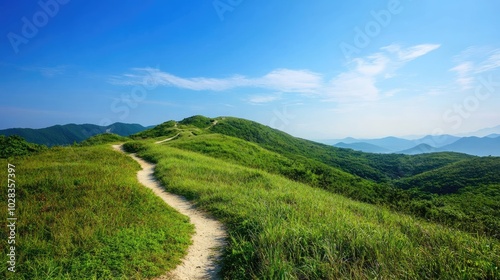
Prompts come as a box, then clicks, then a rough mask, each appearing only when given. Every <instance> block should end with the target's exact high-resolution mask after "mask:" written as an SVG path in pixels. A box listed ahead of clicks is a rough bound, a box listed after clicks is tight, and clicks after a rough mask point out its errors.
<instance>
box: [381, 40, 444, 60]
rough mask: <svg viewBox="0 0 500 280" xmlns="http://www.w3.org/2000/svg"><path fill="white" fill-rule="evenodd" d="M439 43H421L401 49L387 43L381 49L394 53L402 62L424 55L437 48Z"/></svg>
mask: <svg viewBox="0 0 500 280" xmlns="http://www.w3.org/2000/svg"><path fill="white" fill-rule="evenodd" d="M440 46H441V45H439V44H421V45H416V46H413V47H409V48H406V49H401V47H400V46H399V45H394V44H393V45H389V46H387V47H384V48H382V49H385V50H386V51H388V52H391V53H395V54H396V55H397V57H398V59H399V60H400V61H402V62H407V61H411V60H414V59H416V58H418V57H420V56H423V55H426V54H427V53H429V52H431V51H433V50H435V49H437V48H439V47H440Z"/></svg>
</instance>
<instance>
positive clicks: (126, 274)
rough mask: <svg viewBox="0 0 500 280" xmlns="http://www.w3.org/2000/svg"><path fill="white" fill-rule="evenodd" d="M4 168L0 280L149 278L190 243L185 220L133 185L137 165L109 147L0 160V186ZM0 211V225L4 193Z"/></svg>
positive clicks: (58, 149) (168, 265) (171, 264)
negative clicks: (12, 261) (11, 199)
mask: <svg viewBox="0 0 500 280" xmlns="http://www.w3.org/2000/svg"><path fill="white" fill-rule="evenodd" d="M8 163H10V164H12V165H14V166H15V167H14V170H15V177H14V178H15V195H16V197H15V205H16V207H15V216H16V217H17V218H18V220H17V221H16V243H15V247H16V248H15V252H16V260H17V264H16V272H15V274H12V273H11V272H9V271H7V265H6V264H7V259H8V256H7V248H8V247H7V240H8V236H9V235H10V233H9V229H8V228H7V227H6V226H2V227H1V229H0V239H2V242H1V243H0V251H1V252H2V254H1V256H0V261H1V262H2V263H3V265H2V266H0V278H1V279H144V278H152V277H154V276H159V275H160V274H163V272H164V271H165V270H167V269H171V268H173V267H175V266H176V265H177V264H178V263H179V261H180V258H181V257H182V256H183V255H184V254H185V252H186V248H187V247H188V246H189V244H190V236H191V234H192V232H193V228H192V225H190V224H189V220H188V219H187V218H186V217H185V216H183V215H180V214H179V213H177V212H176V211H175V210H173V208H171V207H169V206H167V205H165V203H164V202H163V201H162V200H161V199H160V198H158V197H157V196H156V195H154V194H153V192H151V191H150V190H148V189H146V188H144V187H143V186H142V185H140V184H139V183H138V182H137V177H136V172H137V170H138V169H139V166H138V164H137V163H136V162H134V161H133V160H132V159H131V158H130V157H128V156H125V155H122V154H119V153H117V152H116V151H113V150H112V148H111V146H110V145H109V144H106V145H96V146H91V147H55V148H51V149H48V150H45V151H43V152H40V153H37V154H34V155H31V156H28V157H11V158H9V160H8V161H7V160H5V159H0V165H1V166H2V167H5V168H2V169H4V170H5V172H2V173H1V174H2V176H1V177H0V183H1V184H2V186H7V173H6V171H7V168H6V167H7V164H8ZM9 179H11V177H10V176H9ZM10 183H12V182H9V184H10ZM5 193H7V190H6V189H5ZM0 208H1V209H5V211H1V214H0V217H1V218H2V220H3V221H6V220H7V213H8V211H7V197H6V196H5V199H2V200H0ZM4 225H5V224H4ZM11 245H12V244H11ZM11 245H9V246H11Z"/></svg>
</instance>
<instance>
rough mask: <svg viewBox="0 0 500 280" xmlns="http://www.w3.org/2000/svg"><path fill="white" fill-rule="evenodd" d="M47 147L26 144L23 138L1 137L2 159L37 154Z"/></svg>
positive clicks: (15, 136)
mask: <svg viewBox="0 0 500 280" xmlns="http://www.w3.org/2000/svg"><path fill="white" fill-rule="evenodd" d="M46 149H47V147H45V146H42V145H37V144H33V143H29V142H26V140H24V139H23V138H22V137H20V136H17V135H12V136H8V137H5V136H3V135H0V158H9V157H19V156H27V155H32V154H36V153H38V152H41V151H44V150H46Z"/></svg>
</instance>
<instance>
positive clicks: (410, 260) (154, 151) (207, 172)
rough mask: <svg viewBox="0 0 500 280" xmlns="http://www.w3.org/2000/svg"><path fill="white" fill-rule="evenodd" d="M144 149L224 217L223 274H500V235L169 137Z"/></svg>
mask: <svg viewBox="0 0 500 280" xmlns="http://www.w3.org/2000/svg"><path fill="white" fill-rule="evenodd" d="M141 155H142V156H143V157H145V158H147V159H149V160H152V161H155V162H158V165H157V169H156V171H155V173H156V176H157V177H158V178H159V180H160V181H161V182H162V183H163V184H164V185H165V186H167V189H168V190H169V191H172V192H175V193H178V194H182V195H184V196H186V197H187V198H189V199H194V200H195V202H196V203H197V204H198V205H199V206H200V207H202V208H204V209H207V210H208V211H210V212H212V213H213V214H214V215H216V216H217V217H219V218H220V219H222V220H223V221H224V222H225V223H226V224H227V226H228V228H229V234H230V242H229V246H228V248H227V250H226V253H225V257H224V274H225V277H226V278H227V279H248V278H253V279H352V278H355V279H373V278H379V279H416V278H419V279H422V278H425V279H474V278H476V279H488V278H489V279H493V278H499V277H500V270H499V267H500V261H499V260H500V259H499V256H500V247H499V246H500V244H499V242H498V240H492V239H488V238H481V237H474V236H472V235H469V234H466V233H463V232H460V231H455V230H451V229H448V228H445V227H442V226H438V225H435V224H430V223H426V222H422V221H419V220H416V219H414V218H411V217H410V216H406V215H398V214H394V213H392V212H390V211H388V210H384V209H383V208H379V207H375V206H372V205H368V204H363V203H359V202H354V201H352V200H349V199H347V198H345V197H342V196H339V195H335V194H332V193H329V192H326V191H324V190H321V189H318V188H312V187H309V186H307V185H303V184H301V183H297V182H293V181H290V180H287V179H285V178H283V177H280V176H277V175H271V174H269V173H266V172H264V171H259V170H256V169H251V168H247V167H242V166H239V165H236V164H232V163H227V162H224V161H222V160H218V159H214V158H211V157H207V156H203V155H200V154H197V153H193V152H188V151H182V150H179V149H176V148H172V147H168V146H167V145H149V146H147V149H146V150H143V151H142V152H141Z"/></svg>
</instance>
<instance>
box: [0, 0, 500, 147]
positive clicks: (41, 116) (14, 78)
mask: <svg viewBox="0 0 500 280" xmlns="http://www.w3.org/2000/svg"><path fill="white" fill-rule="evenodd" d="M499 9H500V3H498V2H496V1H493V0H490V1H483V2H480V3H478V2H473V1H461V2H452V1H440V2H439V3H436V2H431V1H424V2H415V1H407V0H388V1H360V2H356V3H354V2H341V3H339V2H331V1H318V2H315V3H306V2H299V1H294V2H285V1H277V2H272V3H269V2H266V1H224V0H221V1H207V2H203V3H199V2H197V1H169V2H159V1H148V2H146V3H108V2H97V1H86V2H84V3H82V2H77V1H68V0H65V1H63V0H57V1H56V0H42V1H39V2H16V3H13V2H5V3H2V4H0V11H1V12H0V13H2V15H1V16H0V18H1V21H2V24H1V25H0V31H1V33H2V34H4V36H3V37H2V38H3V39H2V41H3V44H0V51H1V52H0V92H2V93H1V102H0V129H6V128H14V127H32V128H42V127H48V126H52V125H55V124H67V123H91V124H98V125H106V124H111V123H114V122H124V123H139V124H142V125H145V126H149V125H154V124H159V123H162V122H164V121H168V120H172V119H173V120H181V119H183V118H185V117H189V116H192V115H204V116H208V117H218V116H234V117H239V118H245V119H249V120H253V121H257V122H259V123H262V124H264V125H269V126H271V127H274V128H277V129H280V130H283V131H285V132H287V133H289V134H291V135H294V136H297V137H302V138H306V139H339V138H344V137H355V138H380V137H385V136H396V137H405V136H409V135H422V136H423V135H433V134H451V135H459V134H462V133H468V132H473V131H477V130H480V129H483V128H489V127H495V126H497V125H499V124H500V123H499V120H500V113H499V111H498V108H500V95H499V92H500V37H499V36H497V35H498V30H497V26H499V25H500V19H499V18H498V16H497V11H498V10H499Z"/></svg>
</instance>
